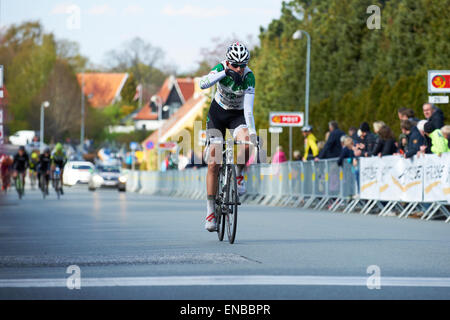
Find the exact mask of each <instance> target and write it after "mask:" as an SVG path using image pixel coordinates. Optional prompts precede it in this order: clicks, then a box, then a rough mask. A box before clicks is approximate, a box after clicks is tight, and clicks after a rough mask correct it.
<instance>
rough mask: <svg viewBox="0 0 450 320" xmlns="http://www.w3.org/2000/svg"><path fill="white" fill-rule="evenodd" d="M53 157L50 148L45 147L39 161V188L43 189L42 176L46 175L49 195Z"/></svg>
mask: <svg viewBox="0 0 450 320" xmlns="http://www.w3.org/2000/svg"><path fill="white" fill-rule="evenodd" d="M51 163H52V159H51V155H50V149H49V148H45V150H44V153H42V154H41V155H40V156H39V163H38V181H39V188H40V189H42V187H43V186H42V185H41V176H42V175H44V176H45V183H46V185H47V188H46V190H47V195H48V182H49V180H50V167H51Z"/></svg>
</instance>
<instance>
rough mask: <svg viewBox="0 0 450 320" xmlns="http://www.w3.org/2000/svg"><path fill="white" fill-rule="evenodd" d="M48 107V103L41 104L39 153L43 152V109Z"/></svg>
mask: <svg viewBox="0 0 450 320" xmlns="http://www.w3.org/2000/svg"><path fill="white" fill-rule="evenodd" d="M49 106H50V102H48V101H44V102H42V104H41V128H40V137H39V149H40V151H41V153H42V152H43V151H44V108H48V107H49Z"/></svg>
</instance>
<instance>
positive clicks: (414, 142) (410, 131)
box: [400, 120, 426, 158]
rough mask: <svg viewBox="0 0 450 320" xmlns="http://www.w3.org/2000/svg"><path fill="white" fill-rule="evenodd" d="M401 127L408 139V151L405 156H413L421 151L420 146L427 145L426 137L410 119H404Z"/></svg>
mask: <svg viewBox="0 0 450 320" xmlns="http://www.w3.org/2000/svg"><path fill="white" fill-rule="evenodd" d="M400 128H401V130H402V133H403V134H405V135H406V136H407V139H408V145H407V151H406V153H405V155H404V156H405V158H411V157H413V156H414V155H416V154H417V153H418V152H420V146H423V145H426V141H425V138H424V137H423V136H422V135H421V134H420V132H419V130H418V129H417V127H415V126H414V125H413V124H412V123H411V121H409V120H402V121H401V123H400Z"/></svg>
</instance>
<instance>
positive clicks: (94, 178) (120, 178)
mask: <svg viewBox="0 0 450 320" xmlns="http://www.w3.org/2000/svg"><path fill="white" fill-rule="evenodd" d="M126 185H127V177H126V175H124V174H123V172H122V169H121V168H120V167H119V166H115V165H104V164H100V165H97V167H96V168H95V171H94V173H93V174H92V175H91V178H90V179H89V183H88V189H89V191H95V190H96V189H98V188H102V187H108V188H117V189H118V190H119V191H120V192H125V191H126Z"/></svg>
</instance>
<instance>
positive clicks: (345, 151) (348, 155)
mask: <svg viewBox="0 0 450 320" xmlns="http://www.w3.org/2000/svg"><path fill="white" fill-rule="evenodd" d="M344 137H345V138H344V142H343V144H344V147H343V148H342V151H341V155H340V156H339V159H338V162H337V164H338V166H339V167H342V165H343V162H344V159H350V161H351V160H353V158H354V157H355V152H354V151H353V149H354V144H353V139H352V137H349V136H344Z"/></svg>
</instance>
